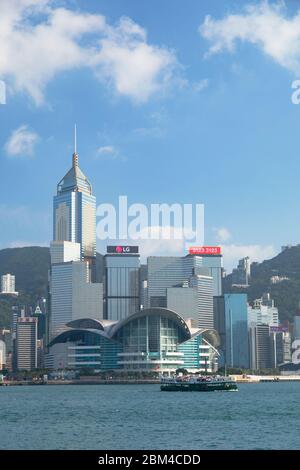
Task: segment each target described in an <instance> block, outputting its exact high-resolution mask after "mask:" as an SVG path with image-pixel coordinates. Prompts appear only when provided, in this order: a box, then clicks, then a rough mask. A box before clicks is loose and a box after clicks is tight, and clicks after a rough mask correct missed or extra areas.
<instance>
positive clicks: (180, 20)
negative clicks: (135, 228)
mask: <svg viewBox="0 0 300 470" xmlns="http://www.w3.org/2000/svg"><path fill="white" fill-rule="evenodd" d="M0 8H1V9H2V11H1V18H0V38H2V39H1V42H0V57H2V61H1V60H0V79H1V80H3V81H4V82H5V83H6V91H7V93H6V104H3V105H0V171H1V186H0V220H1V230H0V246H1V247H7V246H22V245H30V244H43V245H45V244H47V243H48V242H49V241H50V239H51V236H52V231H51V225H52V220H51V219H52V196H53V195H54V193H55V188H56V184H57V182H58V181H59V179H60V178H61V177H62V176H63V175H64V174H65V172H66V171H67V169H68V167H69V166H70V163H71V154H72V151H73V125H74V123H75V122H76V123H77V128H78V152H79V158H80V166H81V168H82V169H83V170H84V172H85V173H86V174H87V175H88V176H89V178H90V180H91V181H92V184H93V188H94V193H95V195H96V196H97V202H98V203H102V202H108V203H112V204H115V203H116V202H117V199H118V196H119V195H123V194H124V195H127V196H128V199H129V203H134V202H140V203H144V204H151V203H163V202H165V203H173V202H179V203H182V204H183V203H193V204H196V203H204V204H205V242H206V244H212V245H213V244H219V243H221V244H222V245H223V246H224V254H225V256H224V258H225V259H224V261H225V265H226V266H227V267H228V268H230V267H232V265H233V264H235V262H236V260H237V259H238V258H240V257H242V256H247V255H249V256H250V257H251V258H252V259H253V260H256V259H257V260H261V259H264V258H267V257H271V256H272V255H273V254H274V253H276V252H277V251H279V250H280V246H281V245H283V244H287V243H298V242H299V240H300V223H299V221H298V217H297V214H298V206H299V199H300V187H299V183H298V180H299V176H298V175H299V171H300V150H299V126H300V106H296V105H294V104H293V103H292V101H291V95H292V88H291V85H292V82H293V80H295V79H300V6H299V4H298V5H297V2H295V1H292V0H291V1H286V2H285V3H284V2H271V1H270V2H263V3H262V2H253V1H252V2H251V1H249V2H240V1H233V0H228V1H224V2H220V1H218V0H216V1H212V0H207V1H205V0H204V1H201V2H199V1H196V0H186V1H184V2H183V1H182V0H164V1H161V0H159V1H158V0H151V1H148V0H98V1H92V0H91V1H65V2H63V1H59V2H55V1H54V2H49V1H47V0H45V1H44V0H42V1H35V0H15V1H14V2H12V1H8V0H1V1H0ZM298 8H299V10H298ZM207 15H210V19H207V20H205V18H206V17H207ZM148 248H149V247H148V246H147V247H145V253H147V254H148V252H147V250H148ZM155 249H156V250H157V253H158V254H160V253H173V254H174V246H173V248H172V247H170V246H166V245H159V244H157V246H156V247H155ZM176 249H177V248H176ZM150 253H153V248H152V251H151V250H150V252H149V254H150ZM178 254H181V253H180V249H179V248H178Z"/></svg>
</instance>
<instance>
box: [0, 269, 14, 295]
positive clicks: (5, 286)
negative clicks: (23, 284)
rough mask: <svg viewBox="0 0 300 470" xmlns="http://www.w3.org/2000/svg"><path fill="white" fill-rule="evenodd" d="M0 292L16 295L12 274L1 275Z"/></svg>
mask: <svg viewBox="0 0 300 470" xmlns="http://www.w3.org/2000/svg"><path fill="white" fill-rule="evenodd" d="M1 294H11V295H18V292H16V289H15V276H14V275H13V274H4V275H3V276H1Z"/></svg>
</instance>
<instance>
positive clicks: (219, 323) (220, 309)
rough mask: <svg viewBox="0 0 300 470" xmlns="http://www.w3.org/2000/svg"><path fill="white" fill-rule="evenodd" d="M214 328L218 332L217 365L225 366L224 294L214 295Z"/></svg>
mask: <svg viewBox="0 0 300 470" xmlns="http://www.w3.org/2000/svg"><path fill="white" fill-rule="evenodd" d="M214 329H215V330H216V331H217V332H218V334H219V337H220V346H219V348H218V351H219V354H220V356H219V360H218V363H219V366H220V367H224V366H225V356H226V323H225V301H224V296H223V295H219V296H216V297H214Z"/></svg>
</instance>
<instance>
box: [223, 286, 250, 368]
mask: <svg viewBox="0 0 300 470" xmlns="http://www.w3.org/2000/svg"><path fill="white" fill-rule="evenodd" d="M224 307H225V328H226V354H225V361H226V365H227V366H228V367H241V368H246V369H247V368H249V339H248V318H247V294H224Z"/></svg>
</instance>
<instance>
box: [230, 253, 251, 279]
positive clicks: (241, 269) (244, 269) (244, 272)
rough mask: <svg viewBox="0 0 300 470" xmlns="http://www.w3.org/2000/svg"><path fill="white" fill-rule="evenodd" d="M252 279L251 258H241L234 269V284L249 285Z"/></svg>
mask: <svg viewBox="0 0 300 470" xmlns="http://www.w3.org/2000/svg"><path fill="white" fill-rule="evenodd" d="M249 281H250V258H249V256H246V258H242V259H240V260H239V262H238V265H237V268H235V269H234V270H233V271H232V285H235V286H248V285H249Z"/></svg>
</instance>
